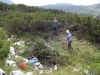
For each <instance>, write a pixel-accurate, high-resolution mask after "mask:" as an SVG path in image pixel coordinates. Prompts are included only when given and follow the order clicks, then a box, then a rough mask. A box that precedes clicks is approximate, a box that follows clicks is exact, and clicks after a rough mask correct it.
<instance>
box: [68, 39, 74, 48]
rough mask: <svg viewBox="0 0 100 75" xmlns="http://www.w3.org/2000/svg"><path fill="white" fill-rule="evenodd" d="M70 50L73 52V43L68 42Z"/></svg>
mask: <svg viewBox="0 0 100 75" xmlns="http://www.w3.org/2000/svg"><path fill="white" fill-rule="evenodd" d="M68 50H73V47H72V41H70V42H68Z"/></svg>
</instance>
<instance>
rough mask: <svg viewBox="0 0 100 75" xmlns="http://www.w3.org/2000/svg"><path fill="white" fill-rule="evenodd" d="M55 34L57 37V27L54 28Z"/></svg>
mask: <svg viewBox="0 0 100 75" xmlns="http://www.w3.org/2000/svg"><path fill="white" fill-rule="evenodd" d="M53 34H54V35H57V27H53Z"/></svg>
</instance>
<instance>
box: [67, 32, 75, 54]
mask: <svg viewBox="0 0 100 75" xmlns="http://www.w3.org/2000/svg"><path fill="white" fill-rule="evenodd" d="M66 34H67V36H66V40H67V42H66V44H67V45H68V50H69V52H72V50H73V47H72V35H71V33H70V32H69V30H66Z"/></svg>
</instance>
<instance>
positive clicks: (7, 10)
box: [0, 2, 100, 75]
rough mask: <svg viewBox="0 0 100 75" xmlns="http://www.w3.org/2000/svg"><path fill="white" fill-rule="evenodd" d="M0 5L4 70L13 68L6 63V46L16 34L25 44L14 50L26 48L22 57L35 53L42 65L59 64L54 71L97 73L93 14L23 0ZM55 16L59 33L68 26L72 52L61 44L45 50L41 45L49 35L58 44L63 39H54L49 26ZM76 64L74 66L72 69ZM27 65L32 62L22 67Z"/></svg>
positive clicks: (99, 28) (98, 32)
mask: <svg viewBox="0 0 100 75" xmlns="http://www.w3.org/2000/svg"><path fill="white" fill-rule="evenodd" d="M0 6H1V8H0V17H1V18H0V67H1V68H3V69H4V70H5V71H7V73H9V72H10V71H11V70H12V69H13V68H12V67H9V68H6V67H5V60H6V58H7V57H8V54H9V46H10V45H13V43H15V42H16V40H13V41H10V42H9V41H8V40H7V39H8V38H9V37H10V36H11V35H12V34H13V35H15V36H16V37H17V38H21V39H24V40H25V47H21V48H19V47H17V46H15V48H16V49H17V51H18V50H20V49H24V50H25V52H24V53H23V54H20V55H22V56H23V57H33V56H36V57H38V58H39V60H40V61H41V62H42V64H43V65H45V62H49V63H50V64H59V66H58V70H53V74H54V75H85V73H84V69H87V70H90V72H91V73H94V74H96V75H99V73H100V50H99V44H100V20H99V19H96V18H93V17H92V16H81V15H78V14H72V13H65V12H63V11H61V10H56V9H54V10H51V9H43V8H39V7H34V6H25V5H23V4H18V5H15V4H11V5H8V4H6V3H2V2H0ZM54 16H56V17H57V19H58V21H59V24H58V33H59V37H63V35H65V31H66V29H69V30H70V31H71V32H72V34H73V47H74V50H73V52H72V53H71V54H70V53H69V52H68V50H67V46H66V45H64V44H61V45H59V46H53V48H54V51H48V50H47V49H45V47H44V46H43V44H44V42H45V41H47V40H48V39H50V36H51V40H49V41H50V42H51V43H55V44H58V43H61V42H62V41H61V42H59V41H57V40H53V38H54V37H53V36H52V31H51V30H52V19H53V17H54ZM77 39H80V40H77ZM27 41H32V43H31V44H26V42H27ZM33 44H35V45H36V47H34V48H35V49H34V50H35V51H36V52H37V53H36V54H35V53H33V54H32V53H31V52H29V51H28V49H29V48H30V47H31V46H32V45H33ZM96 46H97V47H96ZM47 56H50V57H52V58H51V59H49V60H48V61H47V60H45V57H47ZM43 59H44V60H43ZM50 64H49V65H50ZM75 68H76V70H74V69H75ZM28 69H29V70H31V69H32V66H31V65H28V67H27V68H26V70H25V71H27V70H28ZM53 74H52V75H53ZM36 75H37V72H36Z"/></svg>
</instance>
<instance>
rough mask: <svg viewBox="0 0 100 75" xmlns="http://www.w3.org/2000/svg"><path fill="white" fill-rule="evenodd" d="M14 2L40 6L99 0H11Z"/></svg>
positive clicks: (98, 1) (95, 2) (99, 1)
mask: <svg viewBox="0 0 100 75" xmlns="http://www.w3.org/2000/svg"><path fill="white" fill-rule="evenodd" d="M11 1H13V2H14V3H16V4H25V5H30V6H42V5H47V4H56V3H71V4H75V5H93V4H98V3H100V0H11Z"/></svg>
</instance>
